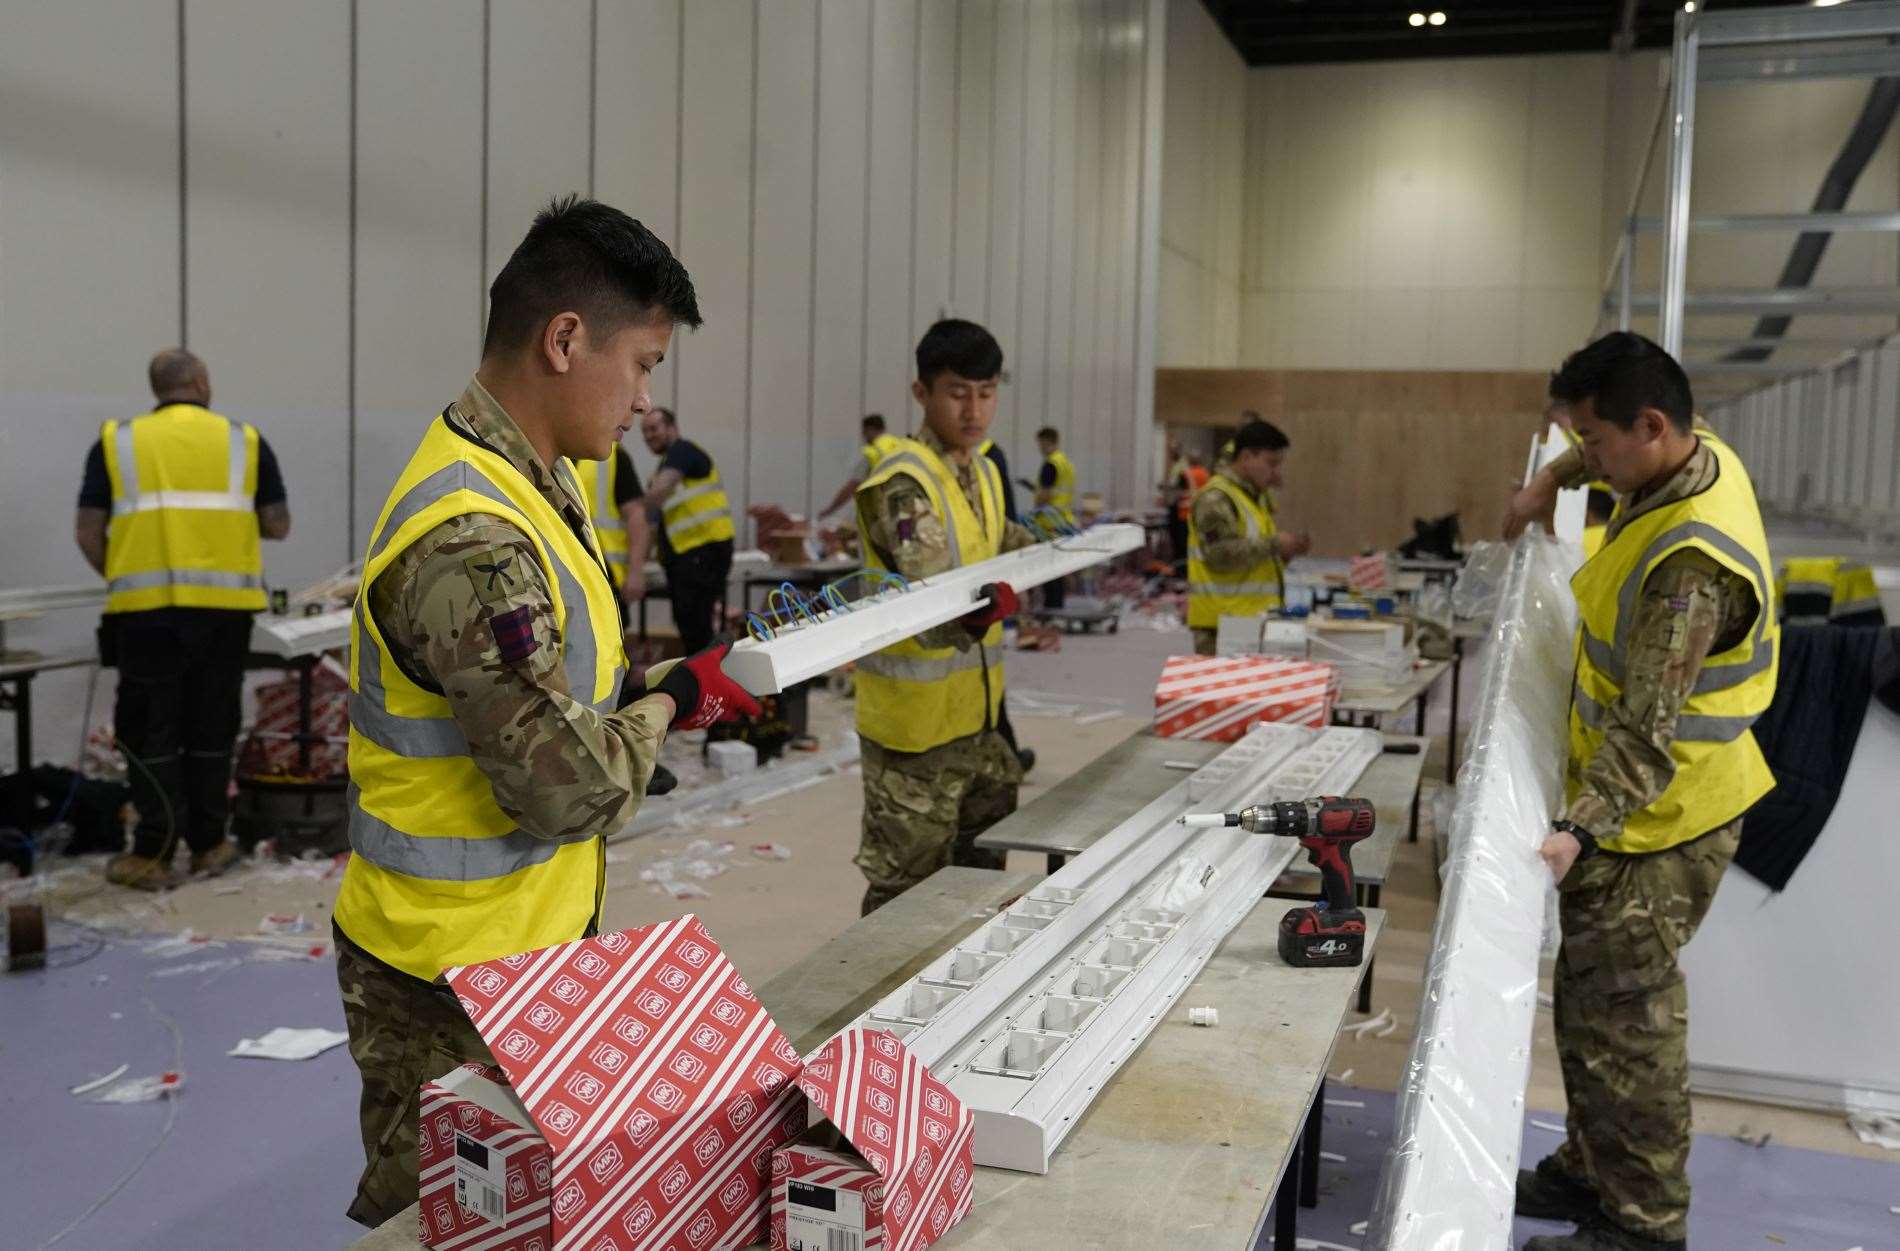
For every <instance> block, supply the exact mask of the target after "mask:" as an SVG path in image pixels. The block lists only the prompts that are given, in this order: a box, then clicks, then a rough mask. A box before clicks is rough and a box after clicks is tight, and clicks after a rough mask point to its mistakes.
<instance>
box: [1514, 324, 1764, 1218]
mask: <svg viewBox="0 0 1900 1251" xmlns="http://www.w3.org/2000/svg"><path fill="white" fill-rule="evenodd" d="M1611 339H1612V340H1615V342H1613V343H1610V344H1608V345H1607V346H1605V345H1601V344H1600V345H1593V346H1592V347H1591V348H1587V349H1585V350H1584V352H1582V353H1579V354H1578V357H1579V358H1587V359H1583V360H1581V361H1579V360H1578V358H1573V362H1567V363H1566V366H1565V370H1564V371H1563V372H1560V373H1559V374H1558V375H1557V377H1556V378H1555V379H1553V383H1552V394H1553V397H1554V398H1557V399H1559V400H1560V401H1564V402H1567V403H1569V404H1570V405H1571V407H1572V416H1573V418H1574V417H1579V416H1581V418H1582V420H1581V422H1580V424H1581V425H1582V426H1583V427H1584V429H1585V430H1586V431H1588V432H1589V436H1590V437H1592V438H1597V437H1598V436H1601V437H1600V438H1597V442H1595V443H1592V442H1589V441H1586V444H1585V446H1584V447H1583V448H1580V449H1579V448H1573V449H1572V450H1570V451H1569V452H1566V453H1565V454H1564V455H1563V456H1562V457H1561V458H1560V459H1558V460H1557V461H1556V462H1554V463H1553V464H1552V465H1550V466H1549V467H1547V468H1546V469H1545V470H1544V471H1542V473H1540V474H1539V475H1538V477H1537V478H1536V479H1535V480H1534V481H1533V482H1532V484H1531V485H1530V486H1529V487H1527V488H1526V489H1525V490H1524V491H1522V492H1520V493H1519V494H1518V495H1517V496H1516V497H1514V498H1513V500H1512V504H1511V508H1510V513H1509V517H1508V520H1507V529H1506V533H1507V537H1509V536H1511V535H1513V534H1515V532H1517V531H1519V530H1521V529H1522V528H1523V527H1524V525H1525V524H1526V523H1527V522H1528V521H1530V520H1535V519H1539V518H1540V517H1541V518H1544V519H1547V518H1548V516H1549V513H1550V508H1551V505H1552V504H1553V503H1554V501H1555V494H1556V491H1557V490H1558V489H1560V488H1568V487H1581V486H1584V485H1585V484H1587V483H1588V482H1589V481H1590V480H1591V479H1592V478H1594V477H1598V476H1603V475H1604V474H1605V471H1606V470H1607V471H1609V472H1610V475H1611V480H1612V482H1613V483H1614V484H1615V485H1616V486H1617V489H1618V490H1619V492H1621V493H1622V495H1623V507H1622V509H1621V510H1620V511H1619V512H1618V513H1617V514H1616V516H1615V518H1614V520H1612V521H1611V522H1610V524H1609V527H1608V530H1607V533H1606V535H1605V538H1604V543H1603V549H1602V551H1603V555H1601V556H1599V557H1597V558H1595V559H1602V560H1611V559H1615V554H1616V553H1617V552H1618V549H1617V546H1616V545H1617V540H1618V538H1619V536H1621V535H1623V534H1625V533H1626V532H1629V531H1630V530H1631V529H1632V528H1633V527H1636V528H1640V527H1645V526H1646V525H1648V526H1652V527H1653V526H1654V525H1657V524H1661V523H1662V521H1663V520H1664V519H1663V518H1660V517H1659V516H1658V515H1657V514H1659V513H1660V512H1661V511H1662V510H1667V509H1671V508H1672V507H1677V506H1680V505H1683V504H1685V503H1686V502H1688V501H1691V500H1692V499H1694V498H1695V497H1699V496H1703V495H1704V494H1705V493H1708V492H1711V491H1712V490H1713V489H1714V488H1715V486H1716V484H1717V482H1718V480H1719V478H1720V477H1721V474H1722V471H1723V467H1724V464H1727V465H1729V466H1732V467H1733V471H1734V472H1737V473H1738V474H1739V473H1740V462H1739V460H1734V459H1732V457H1733V453H1730V452H1727V451H1726V449H1724V450H1723V451H1722V452H1721V453H1719V454H1718V451H1717V447H1718V441H1717V440H1715V439H1714V438H1713V437H1712V435H1711V434H1710V433H1709V432H1708V431H1707V428H1706V427H1703V426H1700V425H1698V426H1696V427H1695V430H1694V432H1693V433H1691V432H1690V430H1689V429H1687V426H1688V421H1687V412H1688V383H1687V380H1686V379H1685V378H1682V376H1681V370H1680V369H1679V368H1677V367H1675V363H1674V362H1673V361H1672V360H1669V358H1668V357H1667V356H1666V354H1663V353H1662V351H1661V349H1659V348H1656V347H1655V346H1654V345H1653V344H1649V343H1648V342H1647V341H1646V340H1638V339H1636V337H1635V336H1611ZM1627 340H1635V343H1634V344H1632V343H1630V342H1628V341H1627ZM1661 362H1667V364H1666V365H1665V364H1662V363H1661ZM1646 386H1647V389H1645V388H1646ZM1611 389H1617V390H1620V391H1621V392H1622V393H1623V394H1624V396H1627V395H1629V394H1632V393H1634V394H1637V395H1651V394H1653V395H1658V396H1664V397H1668V396H1671V395H1674V394H1675V393H1676V392H1679V396H1678V397H1677V398H1676V399H1675V400H1674V402H1673V403H1671V404H1670V408H1679V409H1680V410H1681V411H1682V413H1683V426H1684V429H1683V430H1682V431H1681V433H1680V435H1679V436H1672V437H1676V438H1679V439H1680V441H1681V442H1682V444H1684V445H1686V446H1688V447H1690V448H1692V450H1690V451H1689V452H1688V453H1687V454H1686V457H1685V456H1682V455H1680V454H1678V455H1668V454H1661V455H1659V456H1658V457H1657V458H1656V459H1654V460H1652V461H1651V462H1650V464H1651V465H1652V466H1653V467H1655V468H1656V472H1654V473H1653V474H1652V475H1651V476H1649V477H1647V478H1644V477H1643V476H1642V474H1641V472H1640V471H1637V472H1636V473H1635V474H1634V478H1635V480H1634V482H1632V481H1631V477H1632V470H1631V468H1630V466H1629V462H1628V461H1624V462H1623V463H1622V464H1605V463H1602V462H1605V461H1614V460H1615V459H1616V458H1617V456H1618V455H1619V448H1622V447H1623V446H1624V445H1625V444H1626V441H1627V439H1628V437H1629V431H1627V430H1625V431H1620V432H1619V431H1617V430H1615V429H1612V428H1609V427H1611V426H1612V423H1611V422H1609V421H1606V420H1602V419H1599V417H1598V416H1597V414H1596V412H1595V411H1594V406H1595V402H1596V397H1597V395H1598V394H1600V393H1606V392H1608V391H1610V390H1611ZM1624 402H1625V403H1627V400H1625V401H1624ZM1663 402H1664V401H1663V400H1661V399H1654V400H1649V401H1647V402H1642V401H1639V403H1641V405H1642V407H1643V408H1644V409H1648V408H1652V407H1660V406H1661V404H1662V403H1663ZM1579 410H1581V412H1580V411H1579ZM1665 411H1666V410H1665ZM1639 429H1640V427H1639ZM1697 436H1700V437H1697ZM1741 485H1742V486H1743V487H1747V483H1746V479H1745V477H1743V479H1742V483H1741ZM1743 494H1745V496H1746V500H1747V507H1746V509H1744V510H1742V511H1744V512H1746V511H1747V510H1749V509H1752V508H1753V492H1752V489H1748V490H1747V491H1746V492H1744V493H1743ZM1646 519H1647V521H1646ZM1738 530H1742V531H1746V530H1747V527H1745V526H1744V527H1738ZM1755 532H1756V533H1759V522H1758V520H1757V521H1756V523H1755ZM1647 534H1648V531H1644V532H1643V533H1642V534H1639V535H1634V536H1632V538H1631V543H1632V544H1636V545H1643V546H1647V545H1648V544H1649V543H1650V542H1651V539H1650V538H1649V537H1647ZM1743 538H1744V539H1745V538H1746V534H1745V533H1744V535H1743ZM1728 542H1729V543H1730V544H1732V545H1733V546H1735V547H1736V548H1739V547H1741V546H1742V543H1741V542H1740V541H1738V540H1736V539H1735V538H1734V536H1730V537H1729V539H1728ZM1764 553H1765V547H1764ZM1627 558H1628V557H1627V554H1626V555H1625V556H1624V559H1627ZM1579 576H1580V578H1581V575H1579ZM1763 589H1764V587H1763V585H1762V584H1761V583H1760V582H1759V581H1758V580H1751V579H1750V577H1748V576H1744V575H1743V574H1742V573H1740V572H1738V571H1737V569H1736V568H1734V567H1731V566H1730V565H1728V564H1724V563H1722V562H1720V561H1718V560H1716V559H1713V558H1712V557H1711V556H1710V555H1708V554H1707V553H1706V552H1705V551H1703V550H1701V549H1699V548H1696V547H1679V548H1677V549H1676V550H1675V551H1673V552H1671V553H1670V554H1668V555H1665V556H1664V557H1663V558H1662V559H1661V560H1660V561H1659V562H1657V563H1656V564H1655V565H1654V567H1653V568H1652V569H1650V570H1649V572H1648V573H1647V576H1646V577H1644V578H1643V580H1642V582H1641V589H1640V593H1638V594H1637V595H1636V598H1635V601H1634V604H1633V605H1631V606H1630V607H1629V611H1630V613H1631V615H1630V619H1629V621H1628V624H1627V626H1626V627H1625V626H1624V624H1623V622H1622V621H1621V619H1620V618H1619V620H1618V622H1617V631H1616V632H1617V634H1618V635H1619V636H1622V637H1625V638H1626V640H1627V641H1626V643H1625V644H1624V646H1625V649H1626V650H1625V653H1624V656H1623V666H1624V668H1623V674H1622V686H1621V690H1620V693H1619V694H1618V695H1617V697H1616V698H1615V700H1614V701H1613V702H1611V703H1610V704H1609V705H1608V706H1607V707H1606V708H1604V709H1603V713H1602V719H1601V725H1600V730H1601V741H1600V743H1599V744H1598V745H1597V746H1596V749H1595V751H1594V752H1593V753H1591V754H1589V755H1588V756H1587V757H1585V756H1582V755H1581V754H1580V753H1579V751H1578V747H1577V741H1578V740H1577V737H1576V731H1575V728H1574V725H1575V723H1574V722H1573V738H1572V752H1571V760H1570V763H1569V778H1570V785H1569V788H1568V789H1569V791H1570V794H1571V797H1570V799H1569V801H1568V803H1567V804H1566V806H1565V808H1564V811H1563V813H1562V815H1561V817H1560V819H1559V820H1558V821H1557V822H1556V823H1555V824H1554V829H1553V832H1552V834H1551V835H1550V837H1549V838H1548V839H1547V841H1546V842H1545V844H1544V846H1543V848H1542V851H1541V854H1542V856H1543V857H1544V859H1545V861H1546V862H1547V863H1548V864H1549V865H1550V868H1551V871H1552V872H1553V874H1554V875H1555V876H1556V877H1557V879H1558V892H1559V894H1558V907H1559V915H1560V919H1561V922H1562V931H1563V942H1562V946H1561V947H1560V949H1559V951H1558V956H1557V967H1556V973H1555V978H1554V987H1555V996H1554V999H1555V1002H1554V1017H1555V1027H1556V1036H1557V1052H1558V1057H1559V1060H1560V1062H1561V1064H1562V1069H1563V1077H1564V1088H1565V1093H1566V1095H1567V1097H1568V1101H1569V1117H1568V1136H1567V1138H1566V1141H1565V1142H1564V1145H1563V1146H1562V1147H1561V1148H1559V1149H1558V1150H1557V1151H1556V1152H1555V1153H1553V1154H1552V1155H1551V1156H1549V1157H1547V1158H1546V1159H1544V1160H1542V1161H1540V1162H1539V1163H1538V1165H1537V1166H1536V1168H1535V1169H1534V1170H1529V1169H1527V1170H1524V1171H1523V1172H1522V1173H1521V1174H1520V1176H1519V1180H1518V1202H1517V1210H1518V1213H1519V1215H1522V1216H1531V1217H1537V1218H1543V1219H1564V1220H1575V1221H1578V1222H1579V1225H1580V1228H1579V1229H1578V1231H1577V1233H1576V1234H1574V1235H1569V1236H1563V1237H1557V1238H1552V1237H1540V1238H1533V1239H1532V1240H1531V1241H1530V1242H1529V1243H1527V1244H1526V1247H1527V1251H1610V1249H1618V1251H1621V1249H1625V1248H1671V1247H1681V1246H1684V1245H1685V1244H1686V1239H1687V1235H1688V1213H1689V1181H1688V1172H1687V1166H1688V1155H1689V1143H1690V1133H1691V1125H1690V1104H1689V1086H1688V1080H1689V1075H1688V1007H1689V1003H1688V989H1687V986H1686V985H1685V983H1684V980H1683V975H1682V972H1681V970H1680V969H1679V968H1678V966H1677V962H1676V958H1677V955H1678V953H1679V952H1680V951H1681V949H1682V947H1683V945H1684V944H1686V943H1687V942H1688V941H1689V939H1690V938H1691V937H1693V936H1694V934H1695V931H1696V928H1697V926H1698V925H1700V924H1701V921H1702V918H1703V917H1704V916H1705V915H1706V914H1707V913H1708V909H1709V905H1710V903H1711V901H1712V900H1713V899H1714V896H1715V890H1716V887H1717V886H1718V885H1719V883H1720V881H1721V878H1722V873H1723V871H1724V870H1725V869H1726V868H1727V866H1728V863H1729V861H1730V859H1731V858H1733V856H1734V854H1735V848H1736V845H1737V842H1738V840H1739V838H1740V834H1741V819H1740V816H1739V814H1735V815H1723V816H1721V817H1720V818H1719V820H1718V823H1716V824H1713V825H1712V826H1705V827H1704V828H1693V826H1694V825H1695V824H1696V823H1697V815H1696V814H1697V813H1698V812H1702V813H1710V812H1715V813H1721V814H1728V813H1730V812H1731V810H1732V809H1733V808H1734V807H1735V804H1734V803H1730V804H1728V805H1727V806H1726V807H1721V806H1718V807H1713V808H1712V807H1710V806H1709V805H1710V803H1711V802H1713V803H1715V804H1717V805H1720V804H1721V800H1719V799H1716V800H1713V801H1711V800H1709V799H1702V800H1700V801H1696V800H1690V799H1684V798H1681V797H1682V796H1685V795H1689V794H1692V793H1693V792H1691V791H1689V790H1687V789H1686V787H1687V786H1688V785H1689V784H1692V783H1693V782H1694V779H1692V778H1685V777H1682V776H1680V775H1681V773H1682V771H1683V768H1684V765H1683V763H1682V759H1681V758H1680V757H1679V752H1678V749H1679V748H1680V747H1681V746H1682V743H1681V742H1680V741H1679V740H1683V739H1686V738H1687V737H1688V734H1687V733H1686V731H1685V729H1684V722H1685V716H1686V714H1685V707H1686V706H1687V705H1688V703H1689V701H1690V699H1691V698H1692V697H1693V696H1694V695H1695V694H1696V692H1697V684H1698V679H1699V678H1702V677H1703V676H1704V674H1705V671H1706V665H1705V662H1707V661H1708V660H1709V659H1710V658H1711V657H1716V656H1719V655H1722V654H1723V653H1728V652H1730V651H1731V649H1734V648H1737V647H1739V646H1742V645H1744V644H1745V643H1746V642H1747V640H1748V638H1749V635H1750V633H1751V631H1754V630H1756V628H1757V625H1758V623H1759V621H1760V617H1761V614H1762V613H1764V612H1770V613H1772V606H1771V605H1769V604H1768V603H1767V602H1766V599H1765V596H1764V595H1763V594H1762V592H1763ZM1579 598H1580V602H1581V601H1582V598H1583V593H1582V592H1581V591H1580V597H1579ZM1625 631H1626V632H1625ZM1582 650H1583V649H1580V652H1581V651H1582ZM1581 663H1583V662H1582V660H1581V659H1580V664H1581ZM1772 673H1773V670H1772V657H1771V664H1770V668H1769V676H1768V684H1769V685H1768V690H1769V691H1770V693H1772ZM1708 685H1709V684H1708V683H1706V682H1705V683H1704V686H1705V687H1706V686H1708ZM1741 734H1742V735H1746V730H1745V729H1743V730H1742V731H1741ZM1751 747H1752V743H1751ZM1691 759H1692V760H1693V759H1694V758H1693V757H1692V758H1691ZM1690 767H1691V768H1696V767H1706V766H1703V765H1700V764H1691V765H1690ZM1677 782H1683V783H1684V784H1685V789H1682V790H1677V791H1673V792H1672V795H1674V796H1677V797H1678V798H1676V799H1675V800H1674V801H1673V802H1672V804H1670V805H1667V806H1665V807H1664V808H1661V809H1652V808H1651V806H1652V805H1655V804H1656V803H1657V801H1658V800H1659V799H1660V798H1661V797H1662V796H1663V794H1664V792H1665V791H1667V790H1670V789H1671V786H1672V783H1677ZM1736 802H1738V803H1740V804H1741V805H1742V806H1743V807H1746V805H1747V804H1749V803H1752V802H1753V800H1752V799H1750V798H1747V797H1745V796H1743V797H1740V798H1738V799H1737V800H1736ZM1646 811H1648V812H1654V811H1670V812H1674V813H1675V814H1676V816H1675V817H1674V820H1675V822H1676V823H1677V824H1678V825H1681V824H1682V823H1684V822H1687V823H1689V827H1688V828H1679V829H1676V830H1674V831H1670V832H1667V833H1666V834H1665V835H1664V836H1662V837H1654V836H1652V837H1651V841H1650V843H1649V845H1658V844H1662V845H1661V847H1660V849H1659V850H1654V851H1648V852H1642V851H1640V850H1636V851H1632V850H1623V849H1621V847H1619V844H1624V843H1627V842H1628V841H1629V836H1628V834H1627V831H1628V830H1629V829H1631V828H1634V827H1633V824H1632V821H1633V818H1637V817H1638V816H1639V814H1644V813H1645V812H1646ZM1651 828H1653V825H1652V827H1651ZM1599 842H1601V843H1604V844H1606V845H1605V846H1603V847H1602V848H1601V849H1599V848H1598V847H1597V846H1596V844H1597V843H1599Z"/></svg>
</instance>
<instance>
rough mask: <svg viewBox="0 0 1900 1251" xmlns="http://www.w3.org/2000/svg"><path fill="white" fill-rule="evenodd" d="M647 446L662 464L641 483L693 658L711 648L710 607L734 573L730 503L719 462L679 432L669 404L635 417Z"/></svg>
mask: <svg viewBox="0 0 1900 1251" xmlns="http://www.w3.org/2000/svg"><path fill="white" fill-rule="evenodd" d="M640 433H641V436H642V437H643V438H645V439H646V444H647V449H648V450H649V451H651V452H652V453H653V454H654V455H656V456H658V457H659V458H660V467H659V468H658V469H657V470H656V471H654V474H653V477H652V478H651V479H650V480H649V481H648V482H647V493H646V501H647V516H648V517H649V518H650V519H657V521H658V526H657V528H658V530H659V533H660V567H661V568H663V569H665V570H666V585H667V591H668V593H669V594H670V595H671V596H672V599H673V621H674V624H676V625H677V626H678V627H679V632H680V642H681V643H682V644H683V645H684V646H685V648H686V654H687V655H689V656H690V655H692V654H693V653H695V652H698V651H701V650H703V649H705V648H707V647H710V646H711V645H712V641H713V608H714V606H715V605H717V604H719V603H721V602H723V601H724V600H725V598H726V581H727V579H728V578H729V577H730V576H731V573H732V539H733V528H732V505H731V504H730V502H729V501H728V500H727V499H726V489H725V486H724V484H723V483H722V482H721V481H720V478H719V469H718V466H716V465H714V464H713V459H712V457H711V456H708V455H707V454H706V450H705V449H704V448H702V447H700V446H699V445H698V444H697V443H693V442H691V441H689V440H687V439H683V438H681V437H680V431H679V422H678V420H677V419H676V418H675V417H674V416H673V413H672V411H671V410H670V409H665V408H654V409H653V410H652V411H651V412H649V413H647V414H646V416H645V417H643V418H641V421H640Z"/></svg>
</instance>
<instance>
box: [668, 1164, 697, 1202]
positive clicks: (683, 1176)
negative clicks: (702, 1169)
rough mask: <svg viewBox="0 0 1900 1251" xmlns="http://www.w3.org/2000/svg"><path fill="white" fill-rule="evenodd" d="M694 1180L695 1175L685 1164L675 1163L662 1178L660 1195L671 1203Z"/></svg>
mask: <svg viewBox="0 0 1900 1251" xmlns="http://www.w3.org/2000/svg"><path fill="white" fill-rule="evenodd" d="M692 1180H693V1175H692V1174H691V1173H689V1172H687V1171H686V1166H685V1165H684V1164H675V1165H674V1166H673V1167H672V1168H670V1169H668V1170H666V1174H665V1175H664V1176H663V1177H661V1178H660V1196H661V1197H662V1198H664V1199H665V1200H666V1201H667V1202H668V1203H671V1202H672V1201H673V1200H675V1199H677V1198H679V1197H680V1192H682V1191H684V1190H685V1189H686V1187H687V1186H688V1185H689V1184H690V1183H691V1182H692Z"/></svg>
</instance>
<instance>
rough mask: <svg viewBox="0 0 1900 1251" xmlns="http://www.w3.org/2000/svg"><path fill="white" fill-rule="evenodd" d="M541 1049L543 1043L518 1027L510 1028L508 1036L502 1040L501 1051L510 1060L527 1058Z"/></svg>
mask: <svg viewBox="0 0 1900 1251" xmlns="http://www.w3.org/2000/svg"><path fill="white" fill-rule="evenodd" d="M539 1050H541V1044H540V1043H538V1042H536V1041H535V1040H534V1039H532V1038H530V1037H528V1036H527V1035H526V1034H524V1033H522V1032H521V1031H520V1030H518V1029H511V1030H509V1031H508V1034H507V1037H505V1038H503V1039H502V1040H501V1047H500V1051H501V1053H502V1054H503V1055H505V1056H507V1057H508V1058H509V1059H510V1060H526V1059H527V1058H528V1057H530V1056H532V1055H533V1054H534V1053H535V1052H537V1051H539Z"/></svg>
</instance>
